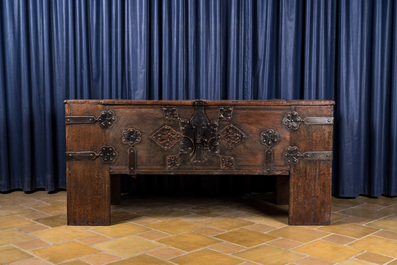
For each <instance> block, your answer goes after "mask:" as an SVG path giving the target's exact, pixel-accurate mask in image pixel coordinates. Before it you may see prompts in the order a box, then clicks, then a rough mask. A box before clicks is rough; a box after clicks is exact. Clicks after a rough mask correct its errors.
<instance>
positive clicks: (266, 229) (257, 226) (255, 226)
mask: <svg viewBox="0 0 397 265" xmlns="http://www.w3.org/2000/svg"><path fill="white" fill-rule="evenodd" d="M245 228H247V229H249V230H254V231H256V232H260V233H266V232H269V231H272V230H275V229H277V228H276V227H273V226H268V225H264V224H253V225H249V226H246V227H245Z"/></svg>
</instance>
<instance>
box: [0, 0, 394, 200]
mask: <svg viewBox="0 0 397 265" xmlns="http://www.w3.org/2000/svg"><path fill="white" fill-rule="evenodd" d="M396 47H397V2H396V1H393V0H384V1H376V0H373V1H369V0H352V1H350V0H340V1H339V0H327V1H317V0H305V1H295V0H281V1H279V0H268V1H259V0H251V1H239V0H236V1H232V0H224V1H221V0H219V1H207V0H205V1H199V0H191V1H186V0H175V1H171V0H170V1H156V0H152V1H147V0H139V1H138V0H136V1H124V0H112V1H110V0H102V1H101V0H96V1H94V0H91V1H68V0H63V1H61V0H52V1H51V0H27V1H25V0H3V1H0V191H8V190H12V189H23V190H25V191H30V190H33V189H37V188H45V189H46V190H54V189H58V188H65V186H66V185H65V184H66V183H65V160H64V153H65V132H64V129H65V127H64V117H63V116H64V105H63V100H64V99H102V98H103V99H108V98H112V99H119V98H122V99H196V98H201V99H271V98H282V99H334V100H335V101H336V109H335V110H336V111H335V119H336V124H335V147H334V148H335V150H334V151H335V155H334V156H335V160H334V162H335V163H334V187H333V188H334V194H336V195H339V196H349V197H353V196H358V195H360V194H366V195H371V196H379V195H382V194H384V195H389V196H396V195H397V48H396Z"/></svg>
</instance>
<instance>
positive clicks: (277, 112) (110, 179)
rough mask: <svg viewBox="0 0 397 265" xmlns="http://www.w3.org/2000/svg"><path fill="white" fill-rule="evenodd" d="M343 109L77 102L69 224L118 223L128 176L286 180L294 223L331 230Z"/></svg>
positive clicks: (284, 193)
mask: <svg viewBox="0 0 397 265" xmlns="http://www.w3.org/2000/svg"><path fill="white" fill-rule="evenodd" d="M333 105H334V102H333V101H318V100H316V101H312V100H268V101H203V100H195V101H133V100H67V101H65V110H66V117H65V123H66V149H67V152H66V161H67V162H66V163H67V212H68V224H69V225H109V224H110V223H111V221H110V205H111V198H112V200H113V201H114V202H117V201H118V200H119V196H120V190H119V185H120V184H119V175H120V174H129V175H137V174H201V175H203V174H208V175H210V174H224V175H232V174H239V175H245V174H246V175H248V174H255V175H263V176H264V177H266V175H278V177H277V199H278V201H279V202H280V203H288V204H289V224H293V225H324V224H329V223H330V217H331V216H330V211H331V176H332V134H333V120H334V118H333Z"/></svg>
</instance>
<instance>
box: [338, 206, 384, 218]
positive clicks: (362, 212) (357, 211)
mask: <svg viewBox="0 0 397 265" xmlns="http://www.w3.org/2000/svg"><path fill="white" fill-rule="evenodd" d="M339 213H340V214H346V215H353V216H358V217H362V218H370V219H379V218H382V217H385V216H387V215H390V213H387V212H384V211H382V210H379V211H373V210H369V209H365V208H359V207H354V208H350V209H347V210H344V211H341V212H339Z"/></svg>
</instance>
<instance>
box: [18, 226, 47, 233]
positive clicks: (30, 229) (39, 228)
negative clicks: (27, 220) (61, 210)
mask: <svg viewBox="0 0 397 265" xmlns="http://www.w3.org/2000/svg"><path fill="white" fill-rule="evenodd" d="M18 229H19V230H21V231H23V232H25V233H33V232H37V231H42V230H46V229H48V226H45V225H38V224H35V225H28V226H24V227H20V228H18Z"/></svg>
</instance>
